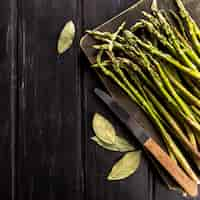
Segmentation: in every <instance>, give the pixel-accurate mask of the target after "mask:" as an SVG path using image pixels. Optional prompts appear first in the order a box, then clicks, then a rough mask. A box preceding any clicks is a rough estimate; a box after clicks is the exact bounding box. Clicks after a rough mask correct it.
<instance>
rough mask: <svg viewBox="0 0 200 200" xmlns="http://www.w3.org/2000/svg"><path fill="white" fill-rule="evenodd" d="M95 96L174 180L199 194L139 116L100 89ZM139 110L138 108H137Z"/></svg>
mask: <svg viewBox="0 0 200 200" xmlns="http://www.w3.org/2000/svg"><path fill="white" fill-rule="evenodd" d="M95 94H96V95H97V96H98V97H99V98H100V99H101V100H102V101H103V102H104V103H105V104H106V105H107V106H108V107H109V108H110V110H111V111H112V112H113V113H114V114H115V115H116V116H117V117H118V118H119V119H120V121H121V122H122V123H123V124H125V125H126V127H127V128H128V129H129V130H130V132H131V133H132V134H133V135H134V136H135V137H136V138H137V140H138V141H139V142H140V143H141V144H142V145H143V146H144V148H145V149H146V150H147V151H148V152H149V153H150V154H151V155H152V156H153V157H154V158H155V159H156V160H157V161H158V162H159V163H160V164H161V165H162V167H163V168H164V169H165V170H166V171H167V172H168V173H169V174H170V175H171V176H172V178H173V179H174V180H175V181H176V182H177V183H178V184H179V185H180V186H181V187H182V188H183V189H184V190H185V191H186V192H187V193H188V194H189V195H191V196H193V197H195V196H197V194H198V187H197V184H196V183H195V182H194V181H193V180H191V179H190V178H189V177H188V176H187V175H186V173H185V172H184V171H183V170H182V169H181V168H180V167H179V166H178V165H177V163H176V162H175V161H174V160H172V159H171V158H170V157H169V156H168V154H167V153H166V152H165V151H164V150H163V149H162V148H161V147H160V145H158V143H157V142H155V140H154V139H153V138H152V137H151V136H150V135H149V134H148V133H147V131H146V130H145V129H144V128H143V127H142V126H141V125H140V124H139V122H138V121H137V115H134V116H133V115H130V114H129V113H128V112H127V111H126V110H124V109H123V108H122V106H120V105H119V104H118V103H117V102H116V101H115V100H114V99H113V98H112V97H111V96H109V95H108V94H107V93H105V92H104V91H102V90H100V89H97V88H96V89H95ZM136 109H137V108H136Z"/></svg>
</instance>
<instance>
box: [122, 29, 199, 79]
mask: <svg viewBox="0 0 200 200" xmlns="http://www.w3.org/2000/svg"><path fill="white" fill-rule="evenodd" d="M124 34H125V36H126V37H128V38H129V40H132V42H133V44H134V43H137V44H139V45H140V46H141V47H142V48H144V49H145V50H147V51H148V52H149V53H151V54H152V55H155V56H156V57H158V58H161V59H163V60H165V61H167V62H169V63H170V64H172V65H173V66H174V67H176V68H177V69H179V70H180V71H182V72H183V73H185V74H186V75H188V76H190V77H192V78H193V79H197V80H200V72H197V71H195V70H193V69H190V68H188V67H186V66H184V65H182V64H181V63H180V62H179V61H177V60H176V59H174V58H173V57H172V56H171V55H169V54H167V53H163V52H162V51H160V50H159V49H158V48H156V47H154V46H153V45H151V44H149V43H148V44H147V43H145V42H143V41H142V40H140V39H139V38H138V37H137V36H136V35H134V34H133V33H131V32H130V31H128V30H126V31H124Z"/></svg>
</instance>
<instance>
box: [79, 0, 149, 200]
mask: <svg viewBox="0 0 200 200" xmlns="http://www.w3.org/2000/svg"><path fill="white" fill-rule="evenodd" d="M135 2H136V1H135ZM133 3H134V1H111V0H109V1H108V0H101V1H99V0H95V1H90V0H84V7H83V8H84V9H83V12H84V13H83V14H84V29H91V28H94V27H96V26H97V25H99V24H102V23H104V22H105V21H107V20H108V19H110V18H111V17H113V16H114V15H116V14H118V13H119V12H120V11H122V10H124V9H126V8H128V7H129V6H130V5H132V4H133ZM88 10H89V12H88ZM84 63H86V61H85V62H84V61H83V64H82V65H83V66H84V67H85V68H84V69H85V70H84V82H83V85H84V87H83V89H84V105H83V107H84V113H85V117H84V119H85V121H84V124H85V129H84V130H85V154H86V158H85V171H86V174H85V183H86V185H85V191H86V194H85V195H86V197H85V199H93V200H102V199H104V200H114V199H115V200H117V199H127V200H129V199H152V197H153V196H152V173H151V172H150V170H149V167H148V163H147V162H146V160H145V159H143V162H142V164H141V167H140V170H139V171H138V172H137V173H136V174H135V175H133V176H132V177H130V178H128V179H127V180H124V181H120V182H108V181H107V180H106V176H107V175H108V173H109V171H110V169H111V167H112V165H113V164H114V162H115V161H117V160H118V159H119V158H120V156H121V155H122V154H118V153H111V152H107V151H105V150H103V149H102V148H100V147H98V146H96V145H95V144H94V143H93V142H92V141H91V140H90V137H91V136H92V135H93V134H94V133H93V131H92V128H91V120H92V115H93V113H94V112H100V113H102V114H104V115H105V116H106V117H108V118H109V119H110V120H111V121H112V122H113V123H114V124H116V122H118V123H117V124H118V125H117V124H116V125H117V126H120V125H119V121H117V120H116V118H113V115H112V114H111V113H110V112H109V111H107V108H106V106H104V105H103V104H102V103H101V101H99V99H97V97H95V95H94V94H93V89H94V88H95V87H102V85H100V81H98V77H97V76H95V73H94V72H93V71H92V70H91V69H89V66H88V65H89V62H88V64H84ZM118 128H119V127H118ZM123 130H124V131H125V129H123ZM125 134H127V131H126V132H125Z"/></svg>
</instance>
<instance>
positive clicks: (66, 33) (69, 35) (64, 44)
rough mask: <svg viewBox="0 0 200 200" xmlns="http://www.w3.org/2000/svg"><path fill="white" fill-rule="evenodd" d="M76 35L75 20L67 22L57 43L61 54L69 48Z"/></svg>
mask: <svg viewBox="0 0 200 200" xmlns="http://www.w3.org/2000/svg"><path fill="white" fill-rule="evenodd" d="M74 37H75V25H74V23H73V21H69V22H67V23H66V24H65V26H64V28H63V29H62V31H61V33H60V36H59V39H58V45H57V51H58V53H59V54H63V53H64V52H65V51H66V50H68V49H69V48H70V47H71V45H72V43H73V41H74Z"/></svg>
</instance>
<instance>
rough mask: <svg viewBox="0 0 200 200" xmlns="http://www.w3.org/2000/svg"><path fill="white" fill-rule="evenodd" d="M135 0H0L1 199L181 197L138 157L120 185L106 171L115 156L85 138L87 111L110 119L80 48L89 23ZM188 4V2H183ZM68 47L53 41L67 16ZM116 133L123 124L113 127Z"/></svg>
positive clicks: (89, 116)
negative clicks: (71, 33) (71, 31)
mask: <svg viewBox="0 0 200 200" xmlns="http://www.w3.org/2000/svg"><path fill="white" fill-rule="evenodd" d="M135 2H136V0H9V1H6V0H2V1H1V6H0V35H1V42H0V49H1V50H0V88H1V90H0V91H1V99H0V110H1V114H0V160H1V165H0V169H1V170H0V177H1V179H0V185H1V187H0V195H1V196H0V197H1V198H2V199H3V200H7V199H8V200H10V199H12V200H15V199H16V200H17V199H19V200H43V199H48V200H58V199H59V200H62V199H63V200H65V199H68V200H121V199H126V200H133V199H137V200H161V199H162V200H167V199H170V200H173V199H174V200H175V199H176V200H177V199H178V200H180V199H182V197H181V196H180V195H178V194H176V193H174V192H171V191H168V190H167V189H166V187H165V186H164V185H163V183H162V182H160V179H159V178H158V176H157V175H156V174H154V173H152V169H151V168H150V166H149V165H148V163H147V161H146V160H145V159H143V161H142V164H141V166H140V169H139V171H138V172H137V173H136V174H135V175H134V176H132V177H130V178H128V179H127V180H125V181H120V182H113V183H110V182H107V181H106V175H107V174H108V172H109V170H110V169H111V167H112V164H113V163H114V162H115V161H116V160H117V159H119V158H120V156H121V154H118V153H108V152H106V151H105V150H103V149H101V148H99V147H97V146H96V145H95V144H94V143H92V142H91V140H90V137H91V136H92V135H93V132H92V130H91V119H92V115H93V113H94V112H100V113H102V114H105V115H106V116H107V117H108V118H109V119H110V120H111V121H112V122H113V123H114V124H118V121H117V120H116V118H114V117H113V115H111V113H110V112H108V110H107V108H106V107H105V106H104V105H103V104H101V103H100V102H99V100H98V99H97V98H96V97H95V96H94V94H93V89H94V87H101V86H102V85H101V84H100V82H99V80H98V78H97V76H96V75H95V74H94V73H93V71H92V70H90V68H89V62H88V60H87V59H86V57H85V56H84V55H83V53H82V52H81V50H80V47H79V41H80V38H81V36H82V35H83V34H84V30H86V29H90V28H92V27H96V26H97V25H99V24H102V23H104V22H105V21H106V20H107V19H110V18H111V17H113V16H115V15H116V14H118V13H119V12H121V11H123V10H124V9H126V8H128V7H129V6H131V5H133V4H134V3H135ZM190 2H191V1H190ZM71 19H72V20H73V21H74V22H75V24H76V29H77V33H76V39H75V42H74V44H73V47H72V49H70V50H69V51H68V52H67V53H65V54H64V55H63V56H60V57H58V56H57V53H56V43H57V38H58V35H59V32H60V31H61V29H62V27H63V25H64V24H65V22H66V21H68V20H71ZM118 130H120V131H121V132H124V131H125V129H124V128H123V127H121V126H119V124H118Z"/></svg>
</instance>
